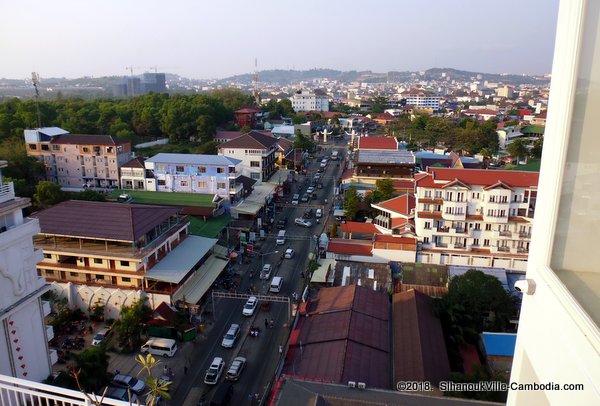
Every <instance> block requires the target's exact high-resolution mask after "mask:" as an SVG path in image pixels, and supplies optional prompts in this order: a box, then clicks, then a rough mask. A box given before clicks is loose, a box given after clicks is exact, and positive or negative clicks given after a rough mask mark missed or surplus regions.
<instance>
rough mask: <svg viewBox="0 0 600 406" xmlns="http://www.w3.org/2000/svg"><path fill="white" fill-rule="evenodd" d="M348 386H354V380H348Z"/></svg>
mask: <svg viewBox="0 0 600 406" xmlns="http://www.w3.org/2000/svg"><path fill="white" fill-rule="evenodd" d="M348 387H349V388H356V382H354V381H348Z"/></svg>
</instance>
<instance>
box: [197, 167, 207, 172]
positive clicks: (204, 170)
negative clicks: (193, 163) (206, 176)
mask: <svg viewBox="0 0 600 406" xmlns="http://www.w3.org/2000/svg"><path fill="white" fill-rule="evenodd" d="M198 173H206V166H199V167H198Z"/></svg>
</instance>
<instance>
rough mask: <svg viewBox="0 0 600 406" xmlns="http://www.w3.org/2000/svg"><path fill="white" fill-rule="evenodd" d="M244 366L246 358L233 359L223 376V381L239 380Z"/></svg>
mask: <svg viewBox="0 0 600 406" xmlns="http://www.w3.org/2000/svg"><path fill="white" fill-rule="evenodd" d="M245 366H246V358H244V357H235V358H234V359H233V361H232V362H231V365H230V366H229V369H228V370H227V373H226V374H225V379H227V380H228V381H237V380H238V379H240V375H241V373H242V371H243V370H244V367H245Z"/></svg>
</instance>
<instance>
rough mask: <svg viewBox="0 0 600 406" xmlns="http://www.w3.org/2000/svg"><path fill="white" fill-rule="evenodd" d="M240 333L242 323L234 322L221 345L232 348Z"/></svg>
mask: <svg viewBox="0 0 600 406" xmlns="http://www.w3.org/2000/svg"><path fill="white" fill-rule="evenodd" d="M239 335H240V325H239V324H232V325H231V326H230V327H229V330H227V334H225V335H224V336H223V341H222V342H221V346H223V347H225V348H232V347H233V346H234V345H235V342H236V341H237V338H238V337H239Z"/></svg>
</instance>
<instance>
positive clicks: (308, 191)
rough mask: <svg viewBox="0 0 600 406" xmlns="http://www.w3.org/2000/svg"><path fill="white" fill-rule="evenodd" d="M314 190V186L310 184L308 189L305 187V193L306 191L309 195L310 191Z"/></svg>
mask: <svg viewBox="0 0 600 406" xmlns="http://www.w3.org/2000/svg"><path fill="white" fill-rule="evenodd" d="M314 191H315V188H314V187H312V186H310V187H309V188H308V189H306V193H307V194H309V195H310V194H311V193H312V192H314Z"/></svg>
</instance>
